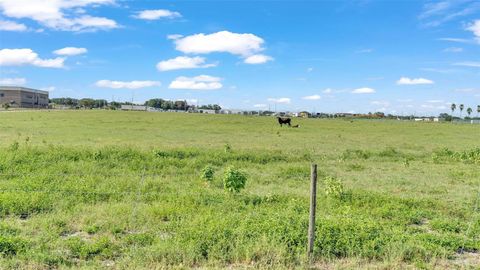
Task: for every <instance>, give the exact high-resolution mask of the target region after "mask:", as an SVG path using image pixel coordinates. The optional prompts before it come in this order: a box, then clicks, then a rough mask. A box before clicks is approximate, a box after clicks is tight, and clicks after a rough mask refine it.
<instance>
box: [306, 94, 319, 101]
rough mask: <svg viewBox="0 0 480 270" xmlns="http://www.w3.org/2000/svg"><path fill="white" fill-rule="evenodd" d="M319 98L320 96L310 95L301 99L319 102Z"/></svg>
mask: <svg viewBox="0 0 480 270" xmlns="http://www.w3.org/2000/svg"><path fill="white" fill-rule="evenodd" d="M321 98H322V97H321V96H320V95H311V96H306V97H302V99H305V100H319V99H321Z"/></svg>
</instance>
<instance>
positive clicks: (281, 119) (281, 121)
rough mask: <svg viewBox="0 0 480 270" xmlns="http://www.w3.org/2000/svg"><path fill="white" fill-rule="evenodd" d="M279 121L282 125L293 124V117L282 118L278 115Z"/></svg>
mask: <svg viewBox="0 0 480 270" xmlns="http://www.w3.org/2000/svg"><path fill="white" fill-rule="evenodd" d="M277 119H278V123H279V124H280V126H281V127H283V124H285V125H288V126H289V127H291V126H292V124H291V121H292V119H290V118H282V117H277Z"/></svg>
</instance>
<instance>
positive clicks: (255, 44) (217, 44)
mask: <svg viewBox="0 0 480 270" xmlns="http://www.w3.org/2000/svg"><path fill="white" fill-rule="evenodd" d="M263 43H264V41H263V39H262V38H260V37H258V36H256V35H254V34H237V33H232V32H229V31H220V32H216V33H213V34H208V35H205V34H203V33H202V34H196V35H191V36H186V37H182V38H177V39H176V40H175V45H176V49H177V50H179V51H181V52H183V53H196V54H205V53H212V52H227V53H231V54H235V55H241V56H244V57H248V56H250V55H253V54H255V53H257V52H260V51H262V50H263V48H262V44H263Z"/></svg>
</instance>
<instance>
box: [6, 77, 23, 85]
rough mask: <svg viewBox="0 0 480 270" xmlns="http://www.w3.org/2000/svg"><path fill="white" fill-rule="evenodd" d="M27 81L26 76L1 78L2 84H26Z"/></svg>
mask: <svg viewBox="0 0 480 270" xmlns="http://www.w3.org/2000/svg"><path fill="white" fill-rule="evenodd" d="M26 83H27V80H26V79H25V78H0V84H3V85H24V84H26Z"/></svg>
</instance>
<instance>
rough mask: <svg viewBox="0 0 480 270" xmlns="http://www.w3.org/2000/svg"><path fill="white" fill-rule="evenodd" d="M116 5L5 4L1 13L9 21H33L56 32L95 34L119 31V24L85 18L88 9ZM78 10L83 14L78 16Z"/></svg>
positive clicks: (97, 0)
mask: <svg viewBox="0 0 480 270" xmlns="http://www.w3.org/2000/svg"><path fill="white" fill-rule="evenodd" d="M114 3H115V1H114V0H55V1H38V0H1V1H0V9H1V10H2V13H3V15H4V16H6V17H9V18H16V19H31V20H34V21H36V22H37V23H39V24H41V25H43V26H45V27H47V28H50V29H54V30H61V31H95V30H106V29H112V28H117V27H118V24H117V23H116V22H115V21H114V20H111V19H108V18H104V17H93V16H90V15H88V14H85V10H84V8H86V7H97V6H100V5H108V4H114ZM78 10H82V12H75V11H78Z"/></svg>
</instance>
